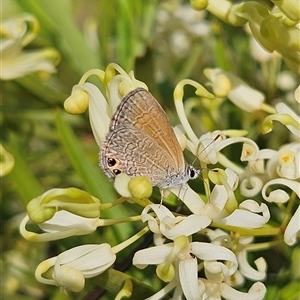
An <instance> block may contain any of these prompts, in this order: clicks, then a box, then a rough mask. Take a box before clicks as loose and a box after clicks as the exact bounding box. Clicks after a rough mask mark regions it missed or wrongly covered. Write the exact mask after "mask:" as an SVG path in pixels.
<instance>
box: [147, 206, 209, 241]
mask: <svg viewBox="0 0 300 300" xmlns="http://www.w3.org/2000/svg"><path fill="white" fill-rule="evenodd" d="M150 210H153V211H154V212H155V214H156V218H155V217H154V216H153V215H152V214H150V213H149V211H150ZM142 221H143V222H148V226H149V228H150V230H151V231H152V232H154V233H157V234H162V235H164V236H165V237H167V238H168V239H172V240H174V239H175V238H176V237H178V236H181V235H186V236H190V235H192V234H193V233H196V232H198V231H200V230H202V229H203V228H206V227H207V226H208V225H209V224H210V223H211V220H210V219H209V218H208V217H207V216H200V215H195V214H191V215H189V216H187V217H183V216H177V217H175V216H174V215H173V214H172V213H171V211H169V210H168V209H167V208H166V207H165V206H163V205H160V204H152V205H148V206H146V207H145V208H144V210H143V212H142Z"/></svg>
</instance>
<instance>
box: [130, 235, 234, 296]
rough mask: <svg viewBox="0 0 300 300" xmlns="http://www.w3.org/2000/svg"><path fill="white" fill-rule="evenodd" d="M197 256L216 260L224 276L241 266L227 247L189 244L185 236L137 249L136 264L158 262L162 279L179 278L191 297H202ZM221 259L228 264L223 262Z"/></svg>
mask: <svg viewBox="0 0 300 300" xmlns="http://www.w3.org/2000/svg"><path fill="white" fill-rule="evenodd" d="M197 258H199V259H201V260H203V261H204V262H215V264H216V265H217V266H218V268H216V269H215V272H216V274H218V275H220V276H221V277H222V276H230V275H232V274H233V273H234V272H235V271H236V269H237V260H236V257H235V255H234V254H233V252H231V251H230V250H228V249H227V248H224V247H222V246H218V245H212V244H209V243H201V242H192V243H189V242H188V239H187V237H185V236H179V237H177V238H175V240H174V243H169V244H165V245H161V246H156V247H152V248H148V249H144V250H140V251H138V252H136V253H135V255H134V257H133V264H134V265H136V266H138V267H139V268H144V267H146V266H147V265H149V264H151V265H158V267H157V270H156V272H157V275H158V276H159V277H160V278H161V279H162V280H164V281H167V282H170V281H172V280H176V281H177V280H179V282H180V286H181V288H182V291H183V293H184V295H185V297H186V298H187V299H201V298H200V295H199V289H198V262H197ZM220 260H223V261H227V263H226V264H224V263H221V262H220ZM208 265H209V264H208ZM204 267H205V264H204ZM176 274H177V276H178V277H177V276H175V275H176ZM177 278H178V279H177Z"/></svg>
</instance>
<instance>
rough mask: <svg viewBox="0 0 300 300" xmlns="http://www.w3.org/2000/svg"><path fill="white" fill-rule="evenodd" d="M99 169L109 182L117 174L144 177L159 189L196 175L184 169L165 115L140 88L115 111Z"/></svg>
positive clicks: (123, 100)
mask: <svg viewBox="0 0 300 300" xmlns="http://www.w3.org/2000/svg"><path fill="white" fill-rule="evenodd" d="M101 167H102V169H103V171H104V173H105V174H106V175H107V176H108V177H109V178H111V179H114V177H115V176H116V175H118V174H120V173H126V174H127V175H129V176H130V177H135V176H145V177H147V178H149V179H150V181H151V183H152V185H153V186H158V187H159V188H161V189H167V188H170V187H174V186H181V185H183V184H184V183H186V182H187V181H188V180H189V179H193V178H196V177H197V176H198V174H199V170H196V169H194V168H193V167H192V166H187V165H186V163H185V160H184V157H183V153H182V150H181V148H180V145H179V143H178V141H177V138H176V135H175V133H174V131H173V129H172V127H171V125H170V122H169V120H168V117H167V115H166V113H165V112H164V110H163V109H162V107H161V106H160V104H159V103H158V102H157V101H156V99H155V98H154V97H153V96H152V95H151V94H150V93H149V92H148V91H147V90H145V89H143V88H137V89H135V90H133V91H131V92H130V93H129V94H127V95H126V96H125V97H124V98H123V99H122V101H121V103H120V104H119V106H118V107H117V109H116V111H115V113H114V115H113V117H112V120H111V124H110V128H109V133H108V134H107V136H106V139H105V141H104V143H103V145H102V148H101Z"/></svg>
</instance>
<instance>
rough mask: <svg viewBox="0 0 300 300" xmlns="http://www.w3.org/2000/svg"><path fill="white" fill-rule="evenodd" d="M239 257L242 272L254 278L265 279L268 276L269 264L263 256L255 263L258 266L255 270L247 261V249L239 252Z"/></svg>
mask: <svg viewBox="0 0 300 300" xmlns="http://www.w3.org/2000/svg"><path fill="white" fill-rule="evenodd" d="M237 259H238V262H239V270H240V272H241V273H242V274H243V275H244V276H246V277H247V278H250V279H252V280H256V281H257V280H264V279H265V277H266V271H267V264H266V261H265V260H264V259H263V258H262V257H261V258H260V259H257V260H256V261H255V262H254V263H255V265H256V266H257V270H255V269H254V268H253V267H252V266H250V264H249V263H248V261H247V251H246V250H245V249H243V250H242V251H240V252H239V253H238V254H237Z"/></svg>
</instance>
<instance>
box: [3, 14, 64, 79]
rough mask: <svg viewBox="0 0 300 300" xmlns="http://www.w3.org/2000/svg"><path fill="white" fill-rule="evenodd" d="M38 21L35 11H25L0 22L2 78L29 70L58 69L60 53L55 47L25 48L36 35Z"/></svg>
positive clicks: (22, 74) (20, 74)
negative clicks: (26, 12)
mask: <svg viewBox="0 0 300 300" xmlns="http://www.w3.org/2000/svg"><path fill="white" fill-rule="evenodd" d="M38 30H39V24H38V21H37V19H36V18H35V17H34V16H32V15H29V14H27V15H23V16H20V17H18V18H15V19H10V20H7V21H5V22H3V23H2V24H1V32H0V33H1V35H2V37H4V38H2V40H1V43H0V46H1V47H0V48H1V62H2V65H1V79H5V80H9V79H14V78H19V77H22V76H24V75H26V74H29V73H33V72H39V73H40V74H41V75H43V76H44V75H45V74H52V73H55V72H56V68H55V65H56V64H57V63H58V62H59V59H60V55H59V53H58V52H57V51H56V50H54V49H52V48H45V49H41V50H23V48H24V47H25V46H26V45H27V44H29V43H30V42H31V41H32V40H33V39H34V38H35V37H36V35H37V32H38Z"/></svg>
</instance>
